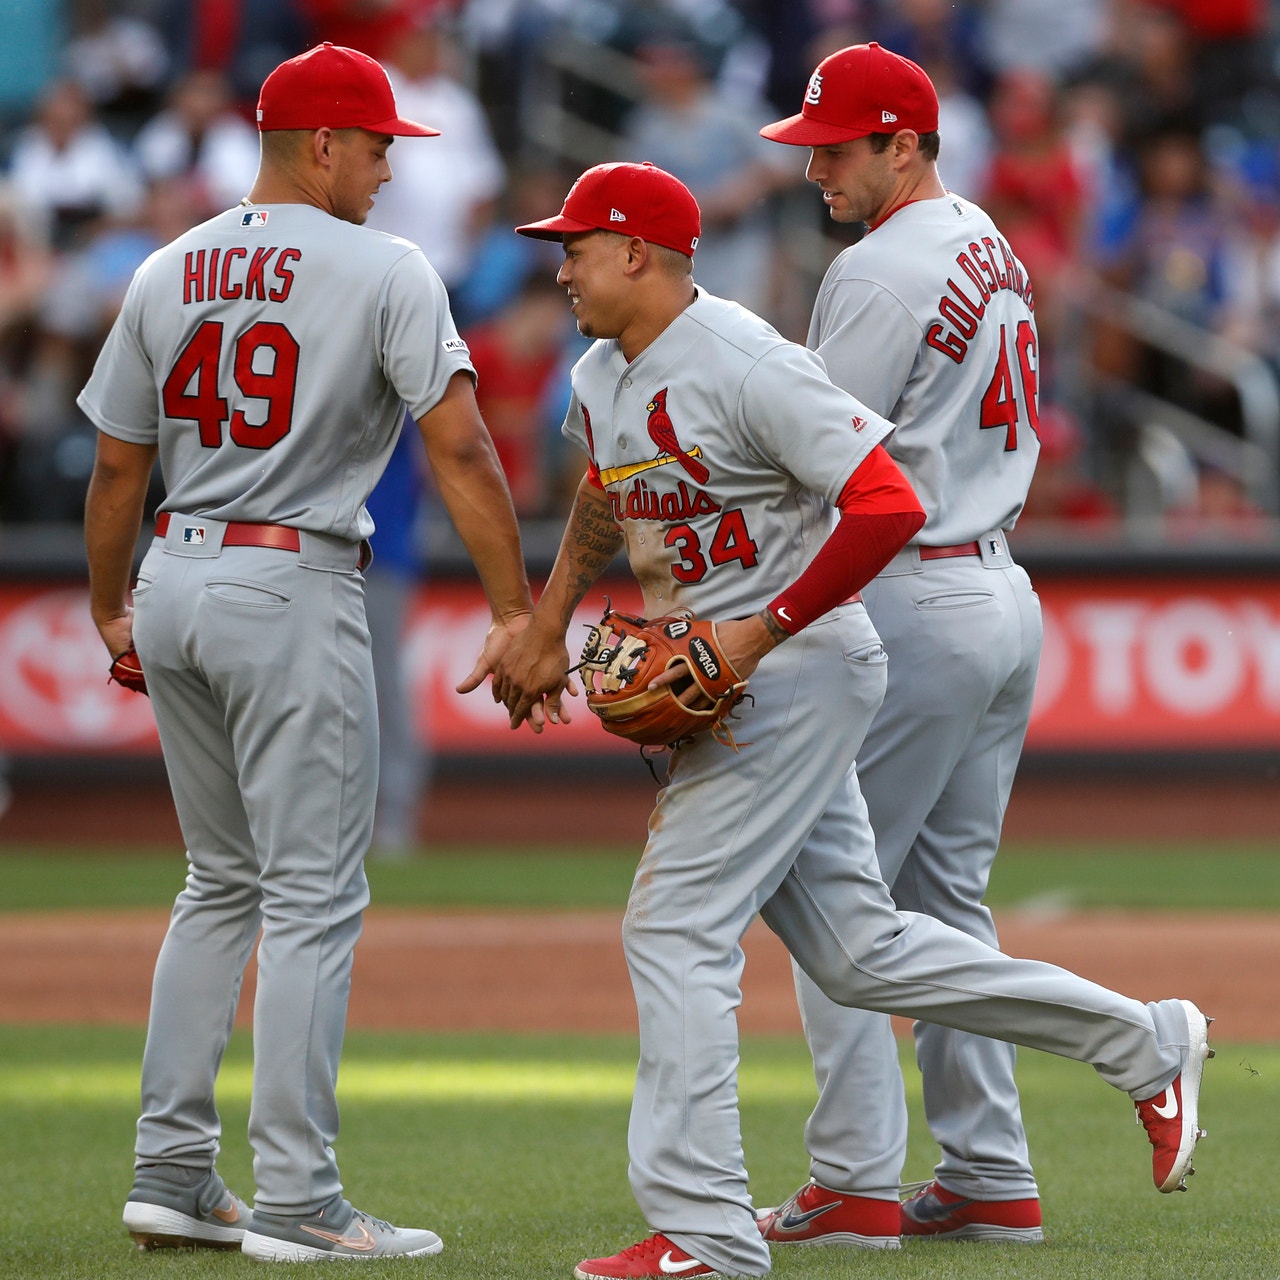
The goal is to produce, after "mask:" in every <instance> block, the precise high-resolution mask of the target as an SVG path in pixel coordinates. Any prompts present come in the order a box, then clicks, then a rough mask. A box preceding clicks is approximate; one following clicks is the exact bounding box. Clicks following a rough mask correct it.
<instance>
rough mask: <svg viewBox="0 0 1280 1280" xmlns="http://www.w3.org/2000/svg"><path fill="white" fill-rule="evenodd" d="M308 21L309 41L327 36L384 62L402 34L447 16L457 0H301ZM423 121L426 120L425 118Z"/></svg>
mask: <svg viewBox="0 0 1280 1280" xmlns="http://www.w3.org/2000/svg"><path fill="white" fill-rule="evenodd" d="M298 7H299V9H300V10H301V12H302V15H303V17H304V18H305V19H306V21H307V23H308V37H307V43H308V44H319V43H320V42H321V41H324V40H328V41H329V42H330V43H331V44H338V45H342V46H343V47H344V48H347V49H359V50H360V51H361V53H367V54H368V55H369V56H370V57H371V58H377V60H378V61H379V62H381V63H382V64H383V65H384V66H385V65H386V62H387V60H388V59H389V58H390V57H391V55H392V52H393V50H394V49H395V48H396V47H397V45H398V44H399V42H400V39H401V37H402V36H403V35H404V33H405V32H406V31H408V30H409V29H410V28H411V27H412V26H413V25H414V24H415V23H417V22H420V21H421V20H423V19H427V20H431V19H433V18H435V17H437V16H440V17H444V16H447V15H448V14H449V13H451V12H453V11H454V10H456V9H457V8H458V3H457V0H298ZM424 123H426V121H425V119H424Z"/></svg>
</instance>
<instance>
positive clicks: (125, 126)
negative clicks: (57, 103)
mask: <svg viewBox="0 0 1280 1280" xmlns="http://www.w3.org/2000/svg"><path fill="white" fill-rule="evenodd" d="M73 12H74V14H75V16H76V19H77V22H76V33H75V35H73V36H72V38H71V41H70V43H69V44H68V45H67V48H66V52H65V54H64V59H63V60H64V65H65V66H66V71H67V75H68V76H69V77H70V78H71V79H72V80H74V81H75V82H76V83H77V84H78V85H79V86H80V87H81V88H82V89H83V90H84V92H85V95H86V96H87V97H88V98H89V100H90V101H91V102H92V103H93V105H94V109H95V110H96V111H97V113H98V116H99V118H101V119H102V120H103V121H104V122H106V123H108V124H109V125H110V126H112V127H113V128H114V129H115V130H116V131H117V132H119V133H121V134H123V135H128V134H131V133H134V132H136V131H137V129H138V127H139V126H140V125H141V123H142V122H143V121H144V120H146V119H147V117H148V116H150V115H151V113H152V112H154V111H155V110H156V108H157V106H158V105H159V103H160V97H161V94H162V93H163V91H164V84H165V80H166V78H167V77H168V74H169V62H170V59H169V51H168V50H167V49H166V48H165V45H164V41H163V40H162V39H161V37H160V33H159V32H158V31H157V30H156V29H155V27H153V26H152V25H151V24H150V23H149V22H145V21H143V20H142V19H141V18H139V17H136V16H134V15H133V14H129V13H122V12H119V10H118V6H116V5H112V4H111V3H109V0H79V3H77V4H76V5H75V6H74V8H73Z"/></svg>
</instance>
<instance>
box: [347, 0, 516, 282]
mask: <svg viewBox="0 0 1280 1280" xmlns="http://www.w3.org/2000/svg"><path fill="white" fill-rule="evenodd" d="M384 57H385V62H386V67H387V74H388V76H389V77H390V79H391V84H392V88H394V89H395V94H396V102H397V103H399V104H400V109H401V110H402V111H404V112H405V113H406V114H407V115H408V118H409V119H411V120H421V121H423V122H424V123H426V124H429V125H431V127H432V128H434V129H439V130H440V137H438V138H432V139H430V141H428V142H427V143H425V144H423V145H422V146H417V147H404V148H403V149H401V148H395V149H394V150H393V151H392V153H391V155H390V156H389V157H388V158H389V159H390V161H391V168H392V172H393V173H394V174H395V181H394V182H391V183H389V184H388V185H387V186H385V187H383V188H382V190H381V191H380V192H379V193H378V197H377V201H376V203H375V204H374V207H373V211H372V213H370V215H369V218H368V222H367V225H368V226H370V227H374V228H376V229H377V230H379V231H390V232H393V233H394V234H395V235H400V236H404V237H405V238H406V239H409V240H412V241H413V242H414V244H416V245H418V246H419V247H420V248H421V249H422V251H423V253H425V254H426V255H427V260H428V261H429V262H430V263H431V265H432V266H433V267H435V269H436V271H437V272H439V274H440V278H441V279H442V280H443V281H444V283H445V286H446V287H447V288H449V289H454V288H456V287H457V286H458V285H459V284H460V283H461V282H462V280H463V279H464V277H465V276H466V274H467V271H468V268H469V267H470V265H471V259H472V254H473V252H474V245H475V240H476V238H477V237H478V235H479V234H480V232H481V230H482V228H483V227H485V226H486V225H487V223H488V222H489V220H490V218H491V216H492V212H493V205H494V202H495V201H496V200H497V198H498V196H499V195H500V194H501V192H502V189H503V187H504V185H505V183H506V168H505V166H504V165H503V163H502V159H501V157H500V156H499V155H498V150H497V147H495V146H494V143H493V137H492V135H491V134H490V132H489V124H488V121H487V119H486V118H485V114H484V108H483V107H482V106H481V105H480V101H479V99H478V98H477V97H476V96H475V94H473V93H472V92H471V90H470V89H468V88H467V87H466V86H465V85H464V84H462V82H461V81H460V80H459V79H458V77H457V74H456V71H455V69H454V66H453V48H452V41H451V39H450V37H449V34H448V32H447V31H446V30H445V27H444V23H443V20H442V18H441V16H440V15H438V14H437V15H429V16H428V17H426V18H424V19H422V20H420V21H415V22H413V23H411V24H409V25H408V26H405V27H404V28H403V29H402V30H400V32H399V33H398V34H397V35H395V36H394V37H392V38H390V39H389V41H388V44H387V49H386V53H385V55H384ZM414 113H416V114H414Z"/></svg>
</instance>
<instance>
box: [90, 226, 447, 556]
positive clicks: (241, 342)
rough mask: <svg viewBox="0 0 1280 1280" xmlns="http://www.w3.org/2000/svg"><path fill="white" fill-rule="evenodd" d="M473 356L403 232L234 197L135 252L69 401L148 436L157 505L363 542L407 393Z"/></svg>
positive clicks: (115, 430)
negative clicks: (115, 312)
mask: <svg viewBox="0 0 1280 1280" xmlns="http://www.w3.org/2000/svg"><path fill="white" fill-rule="evenodd" d="M470 368H471V365H470V361H469V360H468V358H467V348H466V344H465V343H464V342H463V341H462V339H461V338H459V337H458V333H457V330H456V329H455V328H454V325H453V319H452V317H451V315H450V313H449V304H448V299H447V297H446V295H445V291H444V286H443V285H442V284H441V283H440V279H439V277H438V276H437V275H436V273H435V271H434V270H432V268H431V266H430V264H429V263H428V262H427V260H426V258H425V257H424V256H423V254H422V251H421V250H420V249H418V248H417V246H416V245H413V244H411V243H410V242H409V241H407V240H401V239H400V238H399V237H397V236H391V235H386V234H384V233H382V232H376V231H370V230H368V229H366V228H364V227H358V226H354V225H352V224H351V223H347V222H342V221H340V220H339V219H337V218H332V217H330V216H329V215H328V214H326V213H324V212H323V211H321V210H320V209H316V208H312V207H311V206H310V205H273V206H270V207H257V206H255V207H253V208H244V207H239V208H236V209H231V210H229V211H227V212H226V213H221V214H218V215H217V217H214V218H211V219H210V220H209V221H208V222H206V223H203V224H202V225H201V226H199V227H196V228H194V229H193V230H191V231H189V232H188V233H187V234H186V235H184V236H180V237H179V238H178V239H177V240H175V241H174V242H173V243H172V244H169V245H166V246H165V247H164V248H163V249H160V250H158V251H157V252H156V253H154V254H152V256H151V257H150V258H148V259H147V261H146V262H145V263H144V264H143V266H142V267H141V268H140V269H139V271H138V273H137V275H136V276H135V277H134V279H133V283H132V284H131V286H130V288H129V291H128V293H127V295H126V297H125V302H124V308H123V311H122V313H121V316H120V319H119V321H118V322H117V323H116V325H115V326H114V327H113V329H112V331H111V335H110V337H109V338H108V339H107V342H106V345H105V346H104V347H103V350H102V353H101V356H100V358H99V360H98V363H97V366H96V367H95V369H94V373H93V377H92V378H91V379H90V381H89V384H88V386H86V387H85V389H84V391H83V392H82V393H81V395H80V400H79V403H80V406H81V408H83V409H84V411H85V413H87V414H88V416H89V417H90V419H92V421H93V422H94V423H95V425H97V426H98V427H99V428H100V429H101V430H103V431H105V432H107V433H108V434H109V435H113V436H117V437H119V438H120V439H122V440H130V441H133V442H135V443H138V444H155V443H157V441H158V443H159V446H160V465H161V469H162V471H163V473H164V478H165V485H166V489H167V496H166V499H165V503H164V509H165V510H166V511H181V512H187V513H190V514H198V515H206V516H209V517H211V518H214V519H217V520H242V521H249V522H253V523H275V524H288V525H293V526H295V527H296V528H299V529H309V530H312V531H314V532H316V533H324V534H332V535H335V536H337V537H340V538H346V539H349V540H353V541H359V540H360V539H361V538H367V537H368V536H369V534H370V533H371V532H372V530H373V524H372V521H371V520H370V519H369V516H368V513H367V512H366V511H365V510H364V501H365V499H366V498H367V497H368V496H369V493H370V491H371V490H372V489H373V486H374V484H375V483H376V482H377V479H378V477H379V476H380V475H381V474H382V472H383V469H384V468H385V467H386V463H387V458H388V457H389V456H390V454H391V449H392V447H393V445H394V444H395V440H396V436H397V434H398V432H399V429H400V423H401V421H402V418H403V414H404V407H405V405H407V406H408V408H409V411H410V412H411V413H412V414H413V416H414V418H420V417H421V416H422V415H423V414H424V413H425V412H426V411H427V410H428V409H429V408H430V407H431V406H432V405H434V404H435V403H436V402H437V401H438V400H439V399H440V397H441V395H442V394H443V393H444V388H445V386H446V385H447V384H448V381H449V379H450V377H452V376H453V374H454V373H456V372H458V371H459V370H461V369H468V370H469V369H470ZM162 425H163V429H161V428H162Z"/></svg>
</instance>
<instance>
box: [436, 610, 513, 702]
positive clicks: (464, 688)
mask: <svg viewBox="0 0 1280 1280" xmlns="http://www.w3.org/2000/svg"><path fill="white" fill-rule="evenodd" d="M530 617H531V615H530V614H527V613H517V614H513V615H512V616H511V617H510V618H508V619H507V620H506V621H505V622H495V623H494V624H493V626H491V627H490V628H489V630H488V631H487V632H486V633H485V637H484V645H483V646H482V647H481V649H480V656H479V657H478V658H477V659H476V664H475V666H474V667H472V668H471V673H470V674H469V675H468V676H467V678H466V679H465V680H463V681H462V682H461V683H460V684H458V685H455V686H454V688H455V691H456V692H458V693H470V692H471V691H472V690H473V689H478V688H479V687H480V686H481V685H482V684H483V683H484V682H485V679H486V678H487V677H488V676H491V675H492V674H493V673H494V671H495V670H496V669H497V666H498V662H499V660H500V659H501V657H502V655H503V654H504V653H505V652H506V649H507V646H508V645H509V644H510V643H511V641H512V640H513V639H515V637H516V636H518V635H519V634H520V633H521V632H522V631H524V629H525V628H526V627H527V626H528V625H529V619H530ZM494 701H495V702H496V701H497V697H496V696H495V698H494Z"/></svg>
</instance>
